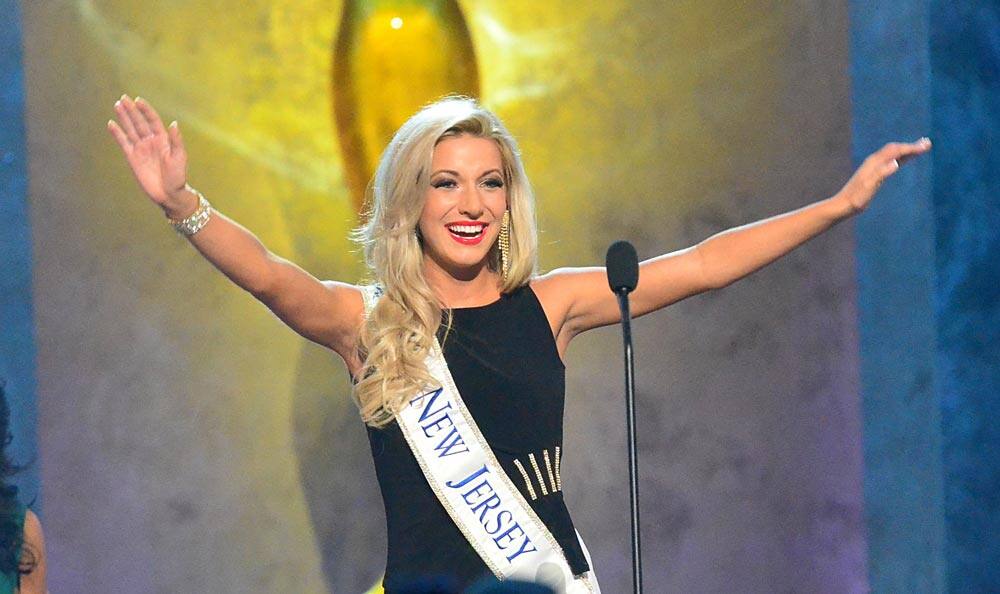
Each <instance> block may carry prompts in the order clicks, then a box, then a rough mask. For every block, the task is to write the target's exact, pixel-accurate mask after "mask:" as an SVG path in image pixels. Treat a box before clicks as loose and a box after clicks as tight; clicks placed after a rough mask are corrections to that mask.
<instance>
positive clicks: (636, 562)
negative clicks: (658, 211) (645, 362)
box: [615, 285, 642, 594]
mask: <svg viewBox="0 0 1000 594" xmlns="http://www.w3.org/2000/svg"><path fill="white" fill-rule="evenodd" d="M633 286H634V285H633ZM628 293H629V290H628V289H627V288H621V289H617V290H615V295H616V296H617V297H618V308H619V309H620V310H621V313H622V341H623V343H624V347H625V420H626V423H625V424H626V427H627V432H628V435H627V439H628V488H629V504H630V508H631V511H632V591H633V592H634V593H635V594H642V553H641V550H640V547H641V542H640V538H639V467H638V463H639V462H638V453H637V451H636V438H635V362H634V360H633V358H632V315H631V313H630V312H629V301H628Z"/></svg>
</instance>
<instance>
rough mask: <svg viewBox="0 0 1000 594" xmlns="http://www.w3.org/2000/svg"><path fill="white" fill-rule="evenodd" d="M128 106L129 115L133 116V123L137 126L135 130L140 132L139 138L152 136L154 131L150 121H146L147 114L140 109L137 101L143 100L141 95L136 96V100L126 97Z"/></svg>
mask: <svg viewBox="0 0 1000 594" xmlns="http://www.w3.org/2000/svg"><path fill="white" fill-rule="evenodd" d="M125 101H126V106H127V107H128V108H129V109H128V115H129V117H130V118H132V125H133V126H135V131H136V132H137V133H138V134H139V138H145V137H147V136H152V135H153V132H152V130H150V127H149V122H147V121H146V116H145V115H144V114H143V113H142V112H141V111H139V106H138V105H136V101H140V102H141V101H142V99H140V98H139V97H136V101H132V100H130V99H128V98H126V100H125Z"/></svg>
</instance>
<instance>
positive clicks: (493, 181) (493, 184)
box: [483, 178, 503, 188]
mask: <svg viewBox="0 0 1000 594" xmlns="http://www.w3.org/2000/svg"><path fill="white" fill-rule="evenodd" d="M483 185H484V186H486V187H487V188H502V187H503V180H502V179H500V178H490V179H488V180H486V181H484V182H483Z"/></svg>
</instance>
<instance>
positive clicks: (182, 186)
mask: <svg viewBox="0 0 1000 594" xmlns="http://www.w3.org/2000/svg"><path fill="white" fill-rule="evenodd" d="M115 115H116V120H117V121H115V120H109V121H108V130H109V131H110V133H111V135H112V136H114V138H115V140H116V141H117V142H118V145H119V147H121V149H122V152H123V153H124V154H125V158H126V160H127V161H128V164H129V167H131V169H132V173H133V174H135V177H136V180H137V181H138V182H139V186H140V187H141V188H142V190H143V191H144V192H145V193H146V195H147V196H149V198H150V200H152V201H153V203H154V204H156V205H157V206H159V207H160V208H162V209H163V212H164V214H166V216H167V217H168V218H170V219H172V220H183V219H184V218H186V217H188V216H190V215H191V214H193V213H194V212H195V211H196V210H197V209H198V204H199V197H198V194H197V193H196V192H195V191H194V189H193V188H191V186H189V185H188V184H187V153H186V151H185V150H184V143H183V140H182V138H181V132H180V129H179V127H178V126H177V122H173V123H172V124H171V125H170V127H169V128H164V126H163V122H162V120H161V119H160V116H159V115H158V114H157V113H156V110H154V109H153V106H152V105H150V104H149V103H148V102H146V101H144V100H143V99H141V98H136V99H135V100H134V101H133V100H132V99H130V98H129V97H128V96H127V95H123V96H122V98H121V99H120V100H119V101H117V102H116V103H115ZM188 239H189V240H190V241H191V243H192V244H193V245H194V247H195V248H196V249H197V250H198V251H199V252H200V253H201V254H202V255H203V256H204V257H205V258H206V259H207V260H208V261H209V262H211V263H212V264H213V265H214V266H215V267H216V268H218V269H219V270H220V271H221V272H222V273H223V274H225V275H226V276H227V277H228V278H229V279H230V280H232V281H233V282H234V283H236V284H237V285H238V286H240V287H241V288H243V289H245V290H246V291H248V292H250V293H251V294H252V295H253V296H254V297H256V298H257V299H259V300H260V301H261V302H262V303H264V304H265V305H266V306H267V307H268V308H270V309H271V311H273V312H274V313H275V314H276V315H277V316H278V317H279V318H280V319H281V320H282V321H283V322H285V323H286V324H288V326H289V327H291V328H292V329H293V330H295V331H296V332H298V333H299V334H301V335H302V336H304V337H306V338H307V339H309V340H312V341H313V342H316V343H319V344H321V345H324V346H327V347H329V348H331V349H333V350H334V351H336V352H338V353H339V354H340V355H341V356H342V357H344V359H345V360H349V358H350V357H352V356H353V347H354V335H355V334H356V331H357V326H358V324H359V323H360V320H361V316H362V309H363V305H362V300H361V293H360V291H359V290H358V288H357V287H354V286H351V285H348V284H344V283H335V282H321V281H319V280H317V279H316V278H314V277H313V276H312V275H310V274H309V273H308V272H306V271H305V270H303V269H301V268H300V267H298V266H296V265H295V264H294V263H292V262H289V261H288V260H285V259H284V258H281V257H279V256H276V255H274V254H272V253H271V252H270V251H268V249H267V248H266V247H264V245H263V244H262V243H261V242H260V240H258V239H257V237H255V236H254V235H253V234H252V233H251V232H250V231H249V230H247V229H246V228H244V227H243V226H241V225H240V224H238V223H236V222H235V221H233V220H232V219H230V218H228V217H226V216H224V215H222V214H221V213H219V212H213V214H212V216H211V218H210V219H209V221H208V223H207V224H205V226H204V227H202V228H201V229H200V230H199V231H198V232H197V233H195V234H193V235H189V236H188Z"/></svg>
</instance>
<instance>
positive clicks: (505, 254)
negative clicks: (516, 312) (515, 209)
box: [497, 209, 510, 283]
mask: <svg viewBox="0 0 1000 594" xmlns="http://www.w3.org/2000/svg"><path fill="white" fill-rule="evenodd" d="M497 243H498V244H499V245H500V271H501V274H502V276H503V282H505V283H506V282H507V275H508V274H509V273H510V209H507V210H505V211H503V219H502V220H501V221H500V237H499V238H498V240H497Z"/></svg>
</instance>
